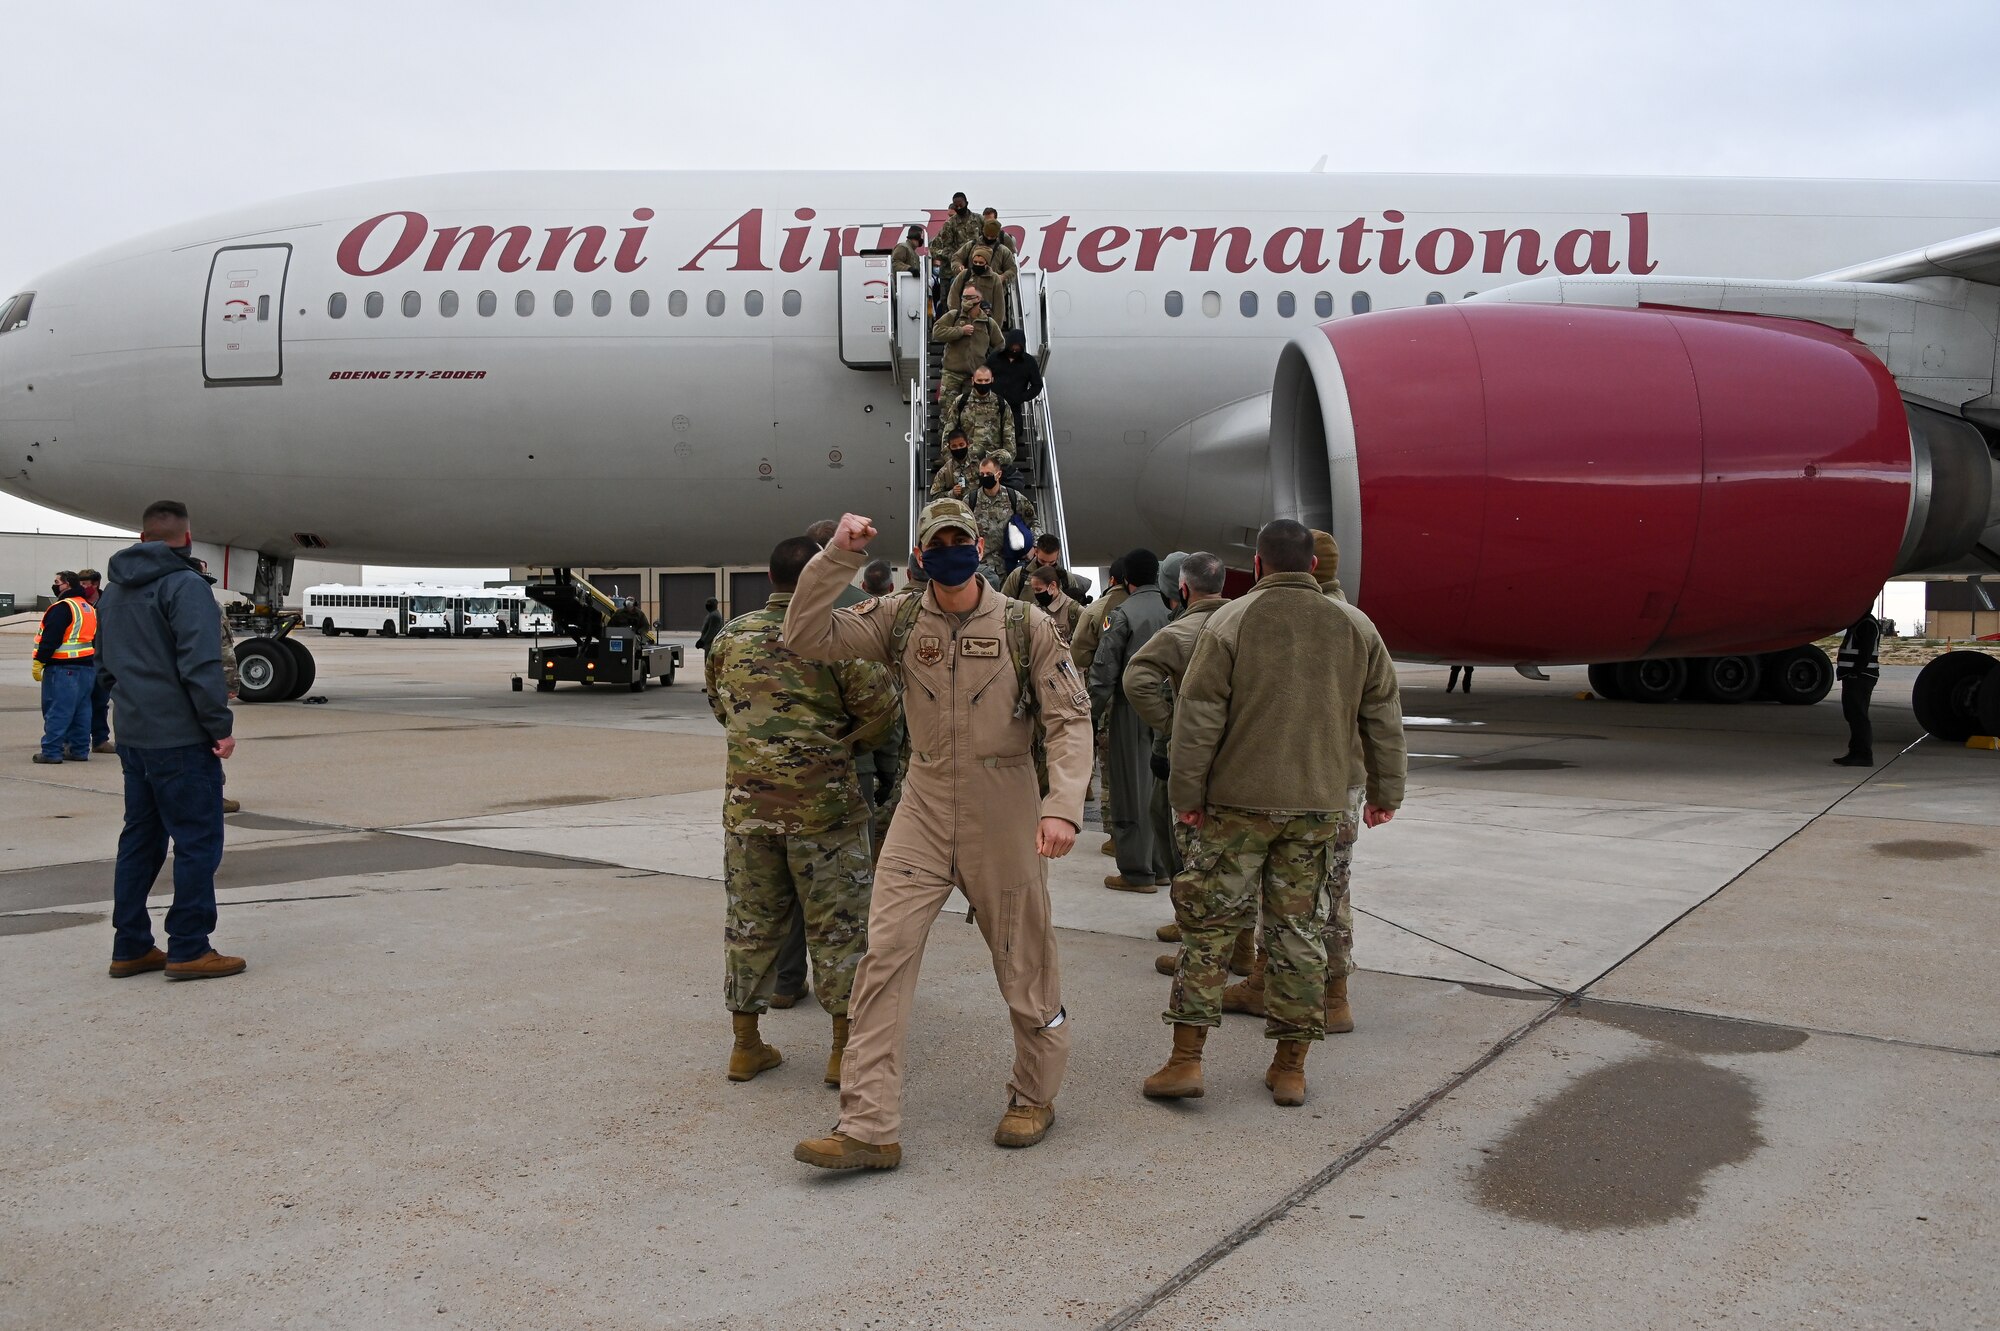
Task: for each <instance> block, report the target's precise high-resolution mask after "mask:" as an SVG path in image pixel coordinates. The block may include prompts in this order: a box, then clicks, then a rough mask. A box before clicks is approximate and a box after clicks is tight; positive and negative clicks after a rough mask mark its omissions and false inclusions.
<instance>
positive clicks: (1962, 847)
mask: <svg viewBox="0 0 2000 1331" xmlns="http://www.w3.org/2000/svg"><path fill="white" fill-rule="evenodd" d="M1873 849H1874V851H1875V853H1876V854H1877V855H1887V856H1889V857H1890V858H1892V859H1898V860H1969V859H1971V858H1973V857H1974V856H1976V855H1984V854H1985V853H1986V852H1985V850H1983V849H1982V848H1980V847H1978V846H1975V845H1973V844H1972V843H1971V842H1970V841H1923V840H1917V841H1877V842H1875V843H1874V845H1873Z"/></svg>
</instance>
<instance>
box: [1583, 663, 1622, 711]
mask: <svg viewBox="0 0 2000 1331" xmlns="http://www.w3.org/2000/svg"><path fill="white" fill-rule="evenodd" d="M1590 691H1591V692H1592V693H1595V694H1596V695H1597V696H1598V697H1600V698H1604V699H1607V700H1609V701H1611V702H1623V701H1625V692H1624V690H1623V689H1620V688H1619V687H1618V663H1617V662H1616V661H1605V662H1603V663H1602V664H1600V665H1594V666H1592V667H1590Z"/></svg>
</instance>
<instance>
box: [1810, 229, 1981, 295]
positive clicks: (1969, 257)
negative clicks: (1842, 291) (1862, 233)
mask: <svg viewBox="0 0 2000 1331" xmlns="http://www.w3.org/2000/svg"><path fill="white" fill-rule="evenodd" d="M1920 277H1962V278H1965V279H1966V280H1967V281H1971V282H1984V283H1986V284H1988V285H1991V286H2000V227H1996V228H1994V229H1993V230H1991V231H1975V232H1973V233H1972V234H1971V235H1966V236H1957V237H1954V238H1953V239H1951V240H1945V241H1940V242H1938V243H1937V244H1935V245H1925V246H1924V247H1922V248H1921V249H1914V250H1905V251H1904V252H1903V253H1901V254H1892V255H1889V256H1888V257H1887V258H1884V259H1870V260H1868V261H1866V262H1865V263H1857V264H1854V265H1853V266H1851V267H1848V268H1837V269H1835V270H1834V271H1832V272H1830V273H1820V274H1819V275H1818V276H1817V277H1815V278H1813V279H1811V280H1813V281H1817V282H1909V281H1914V280H1915V279H1917V278H1920Z"/></svg>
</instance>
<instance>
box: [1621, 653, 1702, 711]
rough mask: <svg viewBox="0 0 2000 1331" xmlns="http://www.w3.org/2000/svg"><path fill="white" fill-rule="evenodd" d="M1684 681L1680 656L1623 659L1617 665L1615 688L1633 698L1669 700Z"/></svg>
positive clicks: (1677, 694) (1684, 664) (1684, 663)
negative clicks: (1637, 659) (1649, 659)
mask: <svg viewBox="0 0 2000 1331" xmlns="http://www.w3.org/2000/svg"><path fill="white" fill-rule="evenodd" d="M1687 682H1688V668H1687V661H1686V659H1685V658H1683V657H1678V656H1663V657H1659V658H1657V659H1655V660H1651V661H1626V662H1623V663H1621V664H1620V665H1619V667H1618V691H1619V692H1620V693H1623V694H1624V695H1625V696H1626V697H1627V698H1629V699H1630V700H1631V701H1633V702H1672V701H1673V700H1674V699H1676V698H1678V697H1680V696H1681V694H1682V693H1684V692H1685V691H1686V690H1687Z"/></svg>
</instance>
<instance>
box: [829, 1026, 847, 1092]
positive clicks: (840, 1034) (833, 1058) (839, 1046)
mask: <svg viewBox="0 0 2000 1331" xmlns="http://www.w3.org/2000/svg"><path fill="white" fill-rule="evenodd" d="M846 1052H847V1018H846V1017H835V1018H834V1019H833V1052H831V1053H829V1054H828V1055H827V1056H826V1084H827V1085H829V1086H838V1085H840V1056H841V1055H842V1054H844V1053H846Z"/></svg>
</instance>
